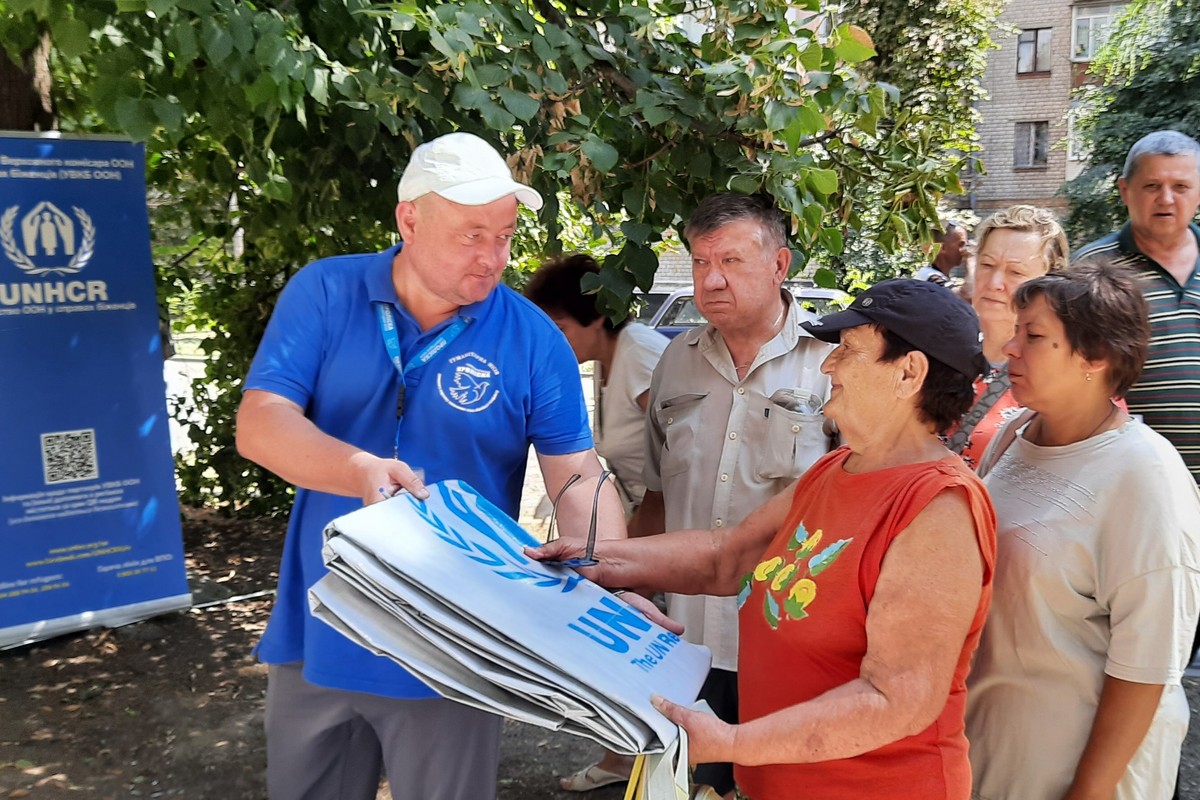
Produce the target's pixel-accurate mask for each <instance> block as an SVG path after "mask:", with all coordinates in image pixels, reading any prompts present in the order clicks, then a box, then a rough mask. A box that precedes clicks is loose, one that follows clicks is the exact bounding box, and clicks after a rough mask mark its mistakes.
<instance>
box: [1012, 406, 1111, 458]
mask: <svg viewBox="0 0 1200 800" xmlns="http://www.w3.org/2000/svg"><path fill="white" fill-rule="evenodd" d="M1108 405H1109V408H1108V413H1107V414H1105V415H1104V418H1103V419H1101V420H1100V422H1099V424H1097V425H1096V427H1094V428H1092V430H1091V431H1090V432H1089V433H1088V435H1087V436H1084V437H1082V438H1079V439H1075V440H1073V441H1070V442H1064V443H1063V444H1062V445H1060V446H1063V447H1065V446H1066V445H1069V444H1076V443H1077V442H1084V441H1087V440H1088V439H1090V438H1092V437H1093V436H1095V435H1096V434H1097V433H1099V432H1100V431H1101V429H1103V428H1104V426H1105V425H1107V424H1108V423H1109V422H1110V421H1111V420H1112V418H1113V417H1114V416H1116V414H1117V412H1118V411H1120V410H1121V409H1120V408H1119V407H1118V406H1117V404H1116V403H1113V402H1112V401H1109V404H1108ZM1037 423H1038V428H1037V437H1036V439H1035V440H1034V442H1033V443H1034V444H1036V445H1039V446H1042V447H1049V446H1052V445H1045V444H1042V438H1043V434H1044V433H1045V430H1044V428H1045V424H1044V423H1043V421H1042V418H1041V417H1040V416H1039V417H1038V421H1037Z"/></svg>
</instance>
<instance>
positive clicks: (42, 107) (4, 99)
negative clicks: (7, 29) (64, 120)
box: [0, 33, 58, 131]
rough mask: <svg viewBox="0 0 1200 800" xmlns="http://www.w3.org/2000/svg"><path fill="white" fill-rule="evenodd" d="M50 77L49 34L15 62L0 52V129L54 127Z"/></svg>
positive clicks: (56, 126)
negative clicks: (18, 62)
mask: <svg viewBox="0 0 1200 800" xmlns="http://www.w3.org/2000/svg"><path fill="white" fill-rule="evenodd" d="M50 90H51V80H50V35H49V34H48V33H43V34H42V35H41V37H40V38H39V39H38V43H37V45H36V46H35V47H34V48H33V49H32V50H29V51H27V52H26V53H25V54H24V55H23V56H22V57H21V63H20V64H15V63H13V62H12V61H11V60H10V59H8V58H7V57H6V56H4V54H2V53H0V129H2V130H13V131H49V130H54V129H56V128H58V114H57V113H56V112H55V108H54V98H53V97H52V95H51V91H50Z"/></svg>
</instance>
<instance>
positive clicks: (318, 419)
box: [245, 246, 592, 698]
mask: <svg viewBox="0 0 1200 800" xmlns="http://www.w3.org/2000/svg"><path fill="white" fill-rule="evenodd" d="M399 249H400V246H396V247H394V248H391V249H390V250H387V251H384V252H382V253H374V254H364V255H351V256H339V257H335V258H327V259H323V260H321V261H317V262H314V263H312V264H310V265H308V266H307V267H305V268H304V269H302V270H301V271H300V272H298V273H297V274H296V275H295V276H294V277H293V278H292V279H291V280H290V281H289V282H288V284H287V286H286V287H285V288H284V290H283V293H282V294H281V295H280V297H279V302H278V303H277V304H276V306H275V311H274V313H273V314H272V316H271V321H270V323H269V324H268V325H267V330H266V333H265V334H264V335H263V339H262V342H261V343H260V344H259V348H258V352H257V354H256V355H255V357H254V362H253V363H252V364H251V366H250V373H249V375H248V376H247V377H246V383H245V388H246V389H261V390H263V391H267V392H271V393H273V394H277V395H280V396H281V397H285V398H287V399H288V400H291V401H293V402H295V403H297V404H298V405H300V406H301V407H302V408H303V409H304V410H305V414H306V416H307V417H308V418H309V419H311V420H312V421H313V422H314V423H315V424H316V426H317V427H318V428H320V429H321V430H322V431H324V432H325V433H327V434H329V435H330V436H333V437H334V438H337V439H340V440H342V441H344V442H348V443H349V444H352V445H354V446H355V447H359V448H361V449H363V450H365V451H367V452H370V453H374V454H375V455H378V456H384V457H391V455H392V452H393V448H394V444H395V437H396V394H397V390H398V388H399V375H398V373H397V371H396V368H395V367H394V366H393V364H392V362H391V360H390V359H389V357H388V353H387V349H386V347H385V344H384V339H383V334H382V332H381V330H380V326H379V321H378V317H377V312H376V309H375V307H374V306H373V303H375V302H385V303H389V304H391V307H392V312H393V315H394V317H395V319H396V328H397V333H398V336H399V341H400V349H401V353H402V355H403V359H404V363H405V364H408V363H410V362H411V361H412V360H413V359H414V358H415V357H416V355H417V354H418V353H420V352H421V351H422V350H423V349H424V347H425V346H426V345H427V344H429V343H430V342H432V341H434V340H436V339H437V337H438V335H439V334H440V333H441V332H442V331H443V330H445V329H446V328H447V327H448V326H449V325H451V324H452V322H453V319H452V320H447V321H446V322H445V323H443V324H442V325H438V326H436V327H434V328H433V329H431V330H429V331H427V332H424V333H422V332H421V330H420V327H419V326H418V325H417V323H416V321H415V320H414V319H413V317H412V315H411V314H409V313H408V311H407V310H406V309H405V308H404V307H403V306H402V305H401V304H400V301H399V299H398V298H397V296H396V290H395V287H394V286H393V284H392V272H391V270H392V259H393V257H394V256H395V255H396V253H397V252H398V251H399ZM460 315H461V316H464V317H467V318H469V319H470V320H471V323H470V324H469V325H468V326H467V327H466V328H465V330H463V332H462V333H461V334H460V335H459V336H458V337H457V338H455V339H454V340H453V341H452V342H451V343H450V344H449V345H448V346H447V347H446V348H444V349H443V350H442V351H441V352H439V353H438V354H437V355H436V356H435V357H434V358H433V359H432V360H431V361H430V362H429V363H427V364H425V365H424V366H421V367H419V368H417V369H415V370H414V371H412V372H409V373H407V375H406V380H405V384H406V386H407V390H406V393H405V411H404V418H403V420H402V421H401V422H400V440H399V452H400V458H401V459H402V460H404V461H406V462H408V463H409V464H410V465H411V466H413V467H420V468H422V469H424V470H425V480H426V482H429V483H432V482H434V481H441V480H447V479H450V478H458V479H461V480H464V481H466V482H468V483H470V484H471V485H472V486H474V487H475V488H476V489H477V490H478V491H479V492H480V493H481V494H482V495H483V496H484V497H486V498H488V499H489V500H491V501H492V502H493V503H495V504H496V505H497V506H499V507H500V508H502V509H503V510H504V511H505V512H507V513H508V514H509V515H510V516H512V517H516V516H517V514H518V509H519V504H520V499H521V486H522V483H523V481H524V477H525V464H526V459H527V455H528V452H529V445H530V444H532V445H533V446H534V448H535V449H536V450H537V452H539V453H541V454H544V455H564V454H567V453H575V452H579V451H581V450H587V449H589V448H591V447H592V437H591V432H590V430H589V428H588V420H587V410H586V408H585V406H584V400H583V390H582V384H581V382H580V380H579V366H578V364H577V362H576V361H575V357H574V355H573V354H572V353H571V349H570V347H569V346H568V344H567V341H566V339H565V338H564V337H563V335H562V334H561V333H560V332H559V331H558V329H557V328H556V327H555V326H554V324H553V323H552V322H551V321H550V319H549V318H548V317H547V316H546V315H545V314H543V313H542V312H541V311H540V310H539V309H538V308H536V307H535V306H534V305H533V304H532V303H530V302H529V301H527V300H526V299H525V298H524V297H522V296H520V295H519V294H517V293H515V292H513V291H512V290H511V289H509V288H507V287H504V286H501V287H499V288H497V289H496V290H495V291H493V292H492V293H491V294H489V295H488V297H487V298H486V299H485V300H483V301H481V302H479V303H474V304H472V305H469V306H464V307H463V308H462V309H461V311H460ZM359 507H361V500H359V499H358V498H354V497H340V496H337V495H332V494H326V493H324V492H317V491H311V490H308V489H297V491H296V502H295V505H294V506H293V507H292V513H291V518H290V521H289V524H288V532H287V539H286V541H285V543H284V548H283V561H282V563H281V565H280V570H279V592H278V597H277V598H276V600H275V607H274V609H273V610H272V612H271V619H270V621H269V622H268V624H267V629H266V632H265V633H264V634H263V637H262V640H261V641H260V642H259V645H258V649H257V652H258V655H259V658H260V659H261V660H263V661H265V662H267V663H271V664H278V663H288V662H293V661H301V660H302V661H303V662H304V676H305V678H306V679H308V680H309V681H310V682H312V683H315V684H318V685H321V686H327V687H331V688H337V689H347V690H351V691H360V692H370V693H373V694H381V695H386V696H389V697H406V698H419V697H433V696H435V693H434V692H433V691H432V690H430V689H429V688H428V687H426V686H425V684H423V683H421V682H420V681H419V680H418V679H417V678H415V677H413V676H412V675H411V674H410V673H408V672H407V671H405V670H404V669H402V668H401V667H399V666H398V665H396V664H395V662H393V661H390V660H388V659H386V658H383V657H381V656H376V655H373V654H372V653H370V652H368V651H367V650H365V649H363V648H361V647H359V646H357V645H355V644H352V643H351V642H350V641H349V640H347V639H346V638H345V637H343V636H342V635H341V634H339V633H337V632H336V631H335V630H333V629H332V628H330V627H329V626H328V625H326V624H325V623H323V622H320V621H318V620H316V619H315V618H313V616H312V615H311V614H310V613H309V611H308V599H307V591H308V588H309V587H310V586H312V585H313V584H314V583H316V582H317V580H319V579H320V578H321V577H322V576H324V575H325V574H326V572H327V570H326V568H325V565H324V563H323V562H322V560H321V543H322V541H321V533H322V531H323V530H324V527H325V525H326V524H327V523H328V522H329V521H330V520H332V519H333V518H335V517H338V516H341V515H342V514H346V513H349V512H351V511H353V510H354V509H355V508H359Z"/></svg>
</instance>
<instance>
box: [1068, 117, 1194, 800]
mask: <svg viewBox="0 0 1200 800" xmlns="http://www.w3.org/2000/svg"><path fill="white" fill-rule="evenodd" d="M1117 188H1118V189H1119V190H1120V192H1121V200H1122V201H1124V203H1125V207H1126V208H1127V209H1128V210H1129V221H1128V222H1127V223H1125V225H1124V227H1122V228H1121V229H1120V230H1118V231H1116V232H1115V233H1111V234H1109V235H1108V236H1105V237H1103V238H1101V239H1098V240H1096V241H1095V242H1092V243H1091V244H1089V245H1086V246H1085V247H1083V248H1081V249H1080V250H1078V251H1077V252H1076V253H1075V257H1074V259H1073V260H1075V261H1079V260H1082V259H1086V258H1095V257H1106V256H1107V257H1117V258H1119V259H1120V260H1121V261H1122V262H1123V263H1125V264H1127V265H1128V266H1130V267H1131V268H1133V269H1134V270H1135V271H1136V272H1137V273H1138V275H1139V276H1140V278H1141V286H1142V293H1143V294H1144V295H1145V297H1146V301H1147V303H1148V304H1149V306H1150V352H1149V355H1148V356H1147V357H1146V366H1145V369H1144V370H1143V372H1142V377H1141V378H1140V379H1139V380H1138V382H1137V384H1135V385H1134V387H1133V388H1132V389H1130V390H1129V393H1128V394H1127V395H1125V400H1126V402H1127V403H1128V405H1129V411H1130V412H1131V413H1134V414H1140V415H1141V417H1142V419H1143V420H1144V421H1145V422H1146V423H1147V424H1148V425H1149V426H1150V427H1151V428H1153V429H1154V430H1156V431H1158V433H1160V434H1162V435H1163V436H1165V437H1166V438H1167V439H1168V440H1169V441H1170V442H1171V444H1173V445H1174V446H1175V449H1176V450H1178V451H1179V454H1180V455H1181V456H1183V460H1184V462H1185V463H1186V464H1187V466H1188V469H1189V470H1191V473H1192V478H1193V479H1194V480H1196V482H1197V483H1200V305H1198V304H1197V303H1196V298H1197V297H1200V269H1197V268H1198V267H1200V227H1197V225H1196V223H1195V222H1194V219H1195V217H1196V210H1197V208H1200V143H1197V142H1196V140H1195V139H1193V138H1192V137H1190V136H1187V135H1186V134H1183V133H1180V132H1179V131H1171V130H1163V131H1154V132H1153V133H1149V134H1146V135H1145V136H1143V137H1142V138H1141V139H1139V140H1138V141H1137V142H1135V143H1134V145H1133V147H1131V148H1130V149H1129V155H1128V156H1126V158H1125V168H1124V170H1123V171H1122V172H1121V177H1120V178H1119V179H1118V181H1117ZM1198 646H1200V631H1197V632H1196V635H1195V637H1194V639H1193V644H1192V658H1193V659H1194V658H1195V656H1196V650H1197V647H1198ZM1184 666H1186V665H1184V664H1181V665H1180V669H1183V667H1184ZM1175 797H1176V798H1178V797H1179V789H1178V787H1176V790H1175Z"/></svg>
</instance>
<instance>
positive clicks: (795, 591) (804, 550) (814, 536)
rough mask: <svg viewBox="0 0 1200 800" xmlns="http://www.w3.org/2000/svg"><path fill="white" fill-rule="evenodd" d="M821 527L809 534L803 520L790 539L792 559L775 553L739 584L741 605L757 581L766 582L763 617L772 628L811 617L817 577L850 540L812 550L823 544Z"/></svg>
mask: <svg viewBox="0 0 1200 800" xmlns="http://www.w3.org/2000/svg"><path fill="white" fill-rule="evenodd" d="M821 536H822V531H821V529H820V528H818V529H817V530H815V531H814V532H813V533H811V534H810V533H809V532H808V530H807V529H805V527H804V523H803V522H801V523H800V524H799V525H797V526H796V530H795V532H794V533H793V534H792V535H791V537H790V538H789V539H788V542H787V550H788V553H790V554H791V555H792V559H791V560H790V561H788V560H787V559H785V558H784V556H774V557H773V558H768V559H766V560H764V561H762V562H760V563H759V564H758V566H756V567H755V568H754V571H753V572H750V573H748V574H747V575H745V576H743V577H742V581H741V584H740V585H739V587H738V597H737V600H738V608H741V607H742V606H743V605H745V603H746V600H747V599H748V598H749V597H750V591H751V589H752V588H753V587H754V584H756V583H764V584H766V586H765V590H764V592H763V616H764V617H765V618H766V620H767V624H768V625H770V626H771V628H772V629H777V628H778V627H779V623H780V621H781V620H782V619H783V618H784V617H786V618H787V619H791V620H801V619H804V618H805V617H807V616H808V607H809V606H810V605H811V604H812V602H813V601H814V600H816V598H817V582H816V580H815V578H816V577H817V576H818V575H820V574H821V573H822V572H824V571H825V570H826V569H828V568H829V567H830V566H832V565H833V563H834V562H835V561H837V557H838V556H839V555H841V553H842V551H843V550H845V549H846V547H847V545H849V544H850V543H851V542H852V541H854V540H853V539H852V538H851V539H838V540H837V541H836V542H834V543H833V544H831V545H829V546H828V547H826V548H825V549H823V550H822V551H821V552H819V553H816V555H813V553H814V552H815V551H816V549H817V545H819V544H820V543H821Z"/></svg>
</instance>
